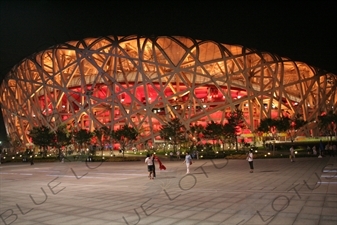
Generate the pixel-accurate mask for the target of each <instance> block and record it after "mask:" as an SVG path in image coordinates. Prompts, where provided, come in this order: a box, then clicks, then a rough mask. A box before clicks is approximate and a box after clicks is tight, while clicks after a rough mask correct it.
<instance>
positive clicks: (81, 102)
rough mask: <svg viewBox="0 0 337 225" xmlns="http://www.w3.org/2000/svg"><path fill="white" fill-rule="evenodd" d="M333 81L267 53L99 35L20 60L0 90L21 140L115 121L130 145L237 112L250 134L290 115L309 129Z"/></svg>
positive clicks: (10, 125) (329, 104)
mask: <svg viewBox="0 0 337 225" xmlns="http://www.w3.org/2000/svg"><path fill="white" fill-rule="evenodd" d="M336 90H337V76H336V75H335V74H332V73H328V72H326V71H324V70H321V69H318V68H315V67H313V66H309V65H307V64H306V63H303V62H297V61H293V60H291V59H288V58H284V57H280V56H278V55H274V54H271V53H268V52H261V51H258V50H255V49H250V48H247V47H243V46H239V45H228V44H222V43H217V42H215V41H212V40H196V39H193V38H189V37H181V36H106V37H99V38H87V39H84V40H79V41H69V42H67V43H64V44H59V45H56V46H52V47H50V48H48V49H46V50H44V51H41V52H37V53H35V54H33V55H31V56H29V57H27V58H25V59H23V60H22V61H21V62H19V63H18V64H17V65H16V66H14V67H13V68H12V70H11V71H10V72H9V73H8V74H7V75H6V77H5V79H4V80H3V82H2V84H1V87H0V94H1V97H0V103H1V109H2V113H3V117H4V122H5V127H6V132H7V134H9V135H12V136H16V137H17V138H20V139H21V140H22V141H23V142H24V143H28V142H29V138H28V136H27V134H28V133H29V130H30V129H32V127H34V126H41V125H45V126H49V127H51V128H52V129H56V128H57V127H58V126H59V125H60V124H62V123H65V124H68V125H69V128H71V129H89V130H93V129H94V128H96V127H102V126H107V127H110V128H111V129H116V128H119V127H120V126H122V125H124V124H128V125H130V126H132V127H135V128H136V129H138V130H139V131H140V132H141V137H140V140H139V143H144V142H145V141H149V142H150V143H151V142H152V143H153V142H154V141H155V140H158V141H160V140H159V139H160V138H159V132H158V130H159V129H160V128H161V125H162V124H163V123H165V122H166V121H168V120H170V119H171V118H173V117H178V118H179V119H180V120H181V121H182V123H183V124H184V125H185V126H186V127H187V128H188V127H189V126H190V124H202V125H206V124H207V123H208V122H209V121H211V120H213V121H215V122H225V121H226V113H228V112H230V111H232V110H234V109H235V107H239V108H240V109H242V110H243V111H244V116H245V123H246V125H247V130H245V131H243V133H249V132H251V131H253V130H255V129H256V128H257V127H258V126H259V122H260V120H261V119H263V118H266V117H272V118H277V117H279V116H280V115H282V114H287V115H289V116H291V115H293V114H297V113H301V114H303V118H304V119H305V120H307V121H309V123H308V124H307V127H306V128H307V129H304V130H303V132H307V133H308V132H314V133H315V132H316V131H315V128H316V126H314V123H313V122H314V121H315V120H316V118H317V116H318V115H320V114H321V112H324V111H329V110H332V109H333V110H334V111H336V108H337V105H336V102H337V92H336Z"/></svg>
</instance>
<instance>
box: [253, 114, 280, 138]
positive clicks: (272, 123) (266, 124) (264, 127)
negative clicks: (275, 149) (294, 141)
mask: <svg viewBox="0 0 337 225" xmlns="http://www.w3.org/2000/svg"><path fill="white" fill-rule="evenodd" d="M276 124H277V121H276V120H275V119H272V118H264V119H262V120H261V121H260V125H259V127H258V128H257V131H258V132H262V133H263V134H262V138H263V144H264V143H265V142H266V138H265V137H266V134H269V133H271V134H272V136H273V138H274V139H275V134H276Z"/></svg>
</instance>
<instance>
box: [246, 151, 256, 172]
mask: <svg viewBox="0 0 337 225" xmlns="http://www.w3.org/2000/svg"><path fill="white" fill-rule="evenodd" d="M253 159H254V156H253V150H252V149H250V150H249V153H248V156H247V161H248V163H249V168H250V171H249V172H250V173H253V172H254V164H253Z"/></svg>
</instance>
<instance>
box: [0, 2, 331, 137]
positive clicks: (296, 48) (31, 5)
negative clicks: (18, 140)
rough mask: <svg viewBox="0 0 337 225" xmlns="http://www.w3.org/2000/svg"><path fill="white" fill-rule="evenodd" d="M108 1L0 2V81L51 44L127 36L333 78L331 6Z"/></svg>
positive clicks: (316, 4) (295, 3) (304, 3)
mask: <svg viewBox="0 0 337 225" xmlns="http://www.w3.org/2000/svg"><path fill="white" fill-rule="evenodd" d="M110 2H111V3H109V2H108V1H100V0H96V1H51V0H49V1H48V0H39V1H29V0H26V1H17V0H2V1H0V18H1V19H0V37H1V41H0V51H1V54H0V78H1V80H2V79H3V77H4V76H5V75H6V74H7V73H8V71H9V70H10V69H11V68H12V67H13V66H14V65H15V64H17V63H19V62H20V61H21V60H22V59H23V58H25V57H27V56H29V55H31V54H32V53H34V52H38V51H41V50H43V49H45V48H47V47H49V46H52V45H54V44H59V43H63V42H66V41H70V40H78V39H82V38H86V37H99V36H106V35H133V34H140V35H177V36H189V37H192V38H195V39H208V40H214V41H218V42H221V43H225V44H239V45H243V46H246V47H250V48H255V49H258V50H261V51H267V52H270V53H274V54H277V55H279V56H283V57H288V58H290V59H292V60H297V61H302V62H305V63H307V64H309V65H311V66H316V67H319V68H321V69H324V70H327V71H329V72H332V73H334V74H337V69H336V64H337V60H336V55H337V54H336V40H337V37H336V33H337V32H336V24H337V23H336V13H337V10H336V6H335V2H334V1H325V0H321V1H307V2H304V1H240V0H237V1H231V2H232V3H228V2H227V1H224V0H223V1H211V0H209V1H165V0H161V1H158V0H157V1H150V0H148V1H137V0H135V1H128V0H120V1H119V0H117V1H110ZM185 2H186V3H185ZM297 2H298V3H297ZM0 116H1V118H0V139H1V136H3V135H5V130H4V128H3V121H2V115H0Z"/></svg>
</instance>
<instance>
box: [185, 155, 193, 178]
mask: <svg viewBox="0 0 337 225" xmlns="http://www.w3.org/2000/svg"><path fill="white" fill-rule="evenodd" d="M183 163H185V164H186V174H188V173H190V165H192V163H193V162H192V157H191V155H190V154H189V152H186V155H185V160H184V162H183Z"/></svg>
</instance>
